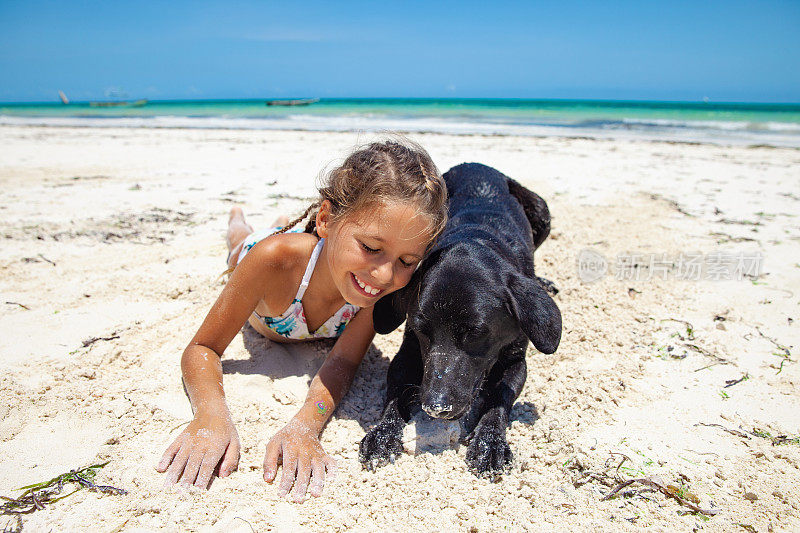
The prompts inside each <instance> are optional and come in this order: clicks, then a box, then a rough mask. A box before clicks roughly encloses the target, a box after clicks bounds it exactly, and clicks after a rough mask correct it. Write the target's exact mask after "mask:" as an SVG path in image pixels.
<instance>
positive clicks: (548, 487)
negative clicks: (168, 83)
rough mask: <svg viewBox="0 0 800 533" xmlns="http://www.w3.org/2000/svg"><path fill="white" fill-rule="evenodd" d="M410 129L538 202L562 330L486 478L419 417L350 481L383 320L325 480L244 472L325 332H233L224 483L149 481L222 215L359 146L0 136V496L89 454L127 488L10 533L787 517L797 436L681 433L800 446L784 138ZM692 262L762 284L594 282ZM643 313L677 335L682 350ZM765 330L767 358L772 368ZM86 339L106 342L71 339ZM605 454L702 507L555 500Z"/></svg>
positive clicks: (255, 206)
mask: <svg viewBox="0 0 800 533" xmlns="http://www.w3.org/2000/svg"><path fill="white" fill-rule="evenodd" d="M368 138H369V137H368V136H362V137H361V139H360V140H362V141H363V140H366V139H368ZM415 138H416V139H417V140H418V141H420V142H421V143H422V144H423V145H424V146H426V147H427V148H428V149H429V151H430V152H431V154H432V156H433V157H434V159H435V161H436V162H437V164H438V165H439V166H440V169H441V170H443V171H444V170H446V169H448V168H449V167H450V166H452V165H454V164H457V163H461V162H464V161H479V162H482V163H486V164H489V165H492V166H495V167H496V168H498V169H499V170H501V171H503V172H505V173H506V174H508V175H509V176H512V177H514V178H516V179H517V180H519V181H521V182H522V183H523V184H525V185H526V186H528V187H530V188H531V189H533V190H535V191H536V192H538V193H539V194H541V195H542V196H543V197H544V198H545V199H546V200H547V201H548V204H549V206H550V209H551V211H552V213H553V231H552V235H551V237H550V238H549V239H548V240H547V241H546V242H545V244H544V245H543V246H542V248H541V249H540V250H539V252H537V255H536V266H537V273H538V274H539V275H541V276H544V277H546V278H549V279H551V280H553V281H554V282H555V283H556V284H557V285H558V287H559V288H560V289H561V292H560V294H559V295H558V296H557V297H556V300H557V303H558V305H559V307H560V308H561V311H562V314H563V317H564V334H563V337H562V341H561V346H560V347H559V349H558V351H557V352H556V353H555V354H553V355H542V354H539V353H537V352H536V351H535V350H534V349H533V348H532V347H531V348H530V350H529V355H528V381H527V384H526V387H525V389H524V391H523V393H522V395H521V396H520V398H519V399H518V401H517V404H516V405H515V407H514V410H513V412H512V419H513V420H512V422H511V425H510V428H509V430H508V440H509V443H510V445H511V448H512V450H513V451H514V454H515V460H514V463H513V465H512V467H511V469H510V471H509V472H508V473H507V474H506V475H504V476H502V479H501V480H499V481H497V482H491V481H489V480H485V479H478V478H476V477H474V476H473V475H472V474H471V473H470V472H469V471H468V470H467V468H466V465H465V463H464V452H465V449H464V447H463V446H462V447H460V448H459V447H458V446H457V445H450V442H451V437H452V430H453V428H452V427H449V426H448V427H445V426H442V427H441V428H440V430H437V428H436V426H435V425H431V424H430V423H422V422H421V423H420V424H418V427H417V428H416V429H417V430H416V432H415V431H414V429H413V428H411V429H409V431H408V432H407V433H406V441H407V443H406V446H407V448H408V449H409V450H412V451H415V450H416V452H417V455H416V456H413V455H404V456H403V457H401V458H400V459H399V460H398V461H397V463H395V464H394V465H390V466H387V467H385V468H382V469H380V470H379V471H378V472H377V473H374V474H373V473H369V472H366V471H363V470H362V469H361V466H360V464H359V463H358V460H357V451H358V443H359V441H360V440H361V438H362V437H363V435H364V432H365V430H366V429H368V428H369V427H370V426H371V425H372V424H374V423H375V421H376V420H377V417H378V415H379V413H380V409H381V406H382V402H383V394H384V391H383V387H384V380H385V372H386V368H387V366H388V362H389V360H390V358H391V357H392V356H393V355H394V352H395V350H396V349H397V346H398V344H399V340H400V338H401V333H400V332H395V333H393V334H392V335H389V336H385V337H379V338H378V339H377V340H376V342H375V345H374V347H373V348H372V349H371V350H370V352H369V353H368V354H367V356H366V358H365V360H364V363H363V364H362V366H361V368H360V370H359V373H358V375H357V377H356V380H355V382H354V384H353V387H352V389H351V391H350V393H349V394H348V395H347V397H346V399H345V400H344V402H343V404H342V405H341V406H340V408H339V409H338V411H337V412H336V414H335V416H334V418H333V419H332V421H331V423H330V424H329V426H328V428H327V429H326V430H325V432H324V433H323V437H322V442H323V446H324V447H325V449H326V450H327V451H328V452H329V453H331V454H332V455H333V456H334V457H336V458H337V459H338V461H339V466H340V474H339V477H338V479H337V480H336V482H335V484H334V485H333V486H329V487H327V488H326V491H325V494H324V495H323V497H321V498H319V499H313V500H309V501H308V502H306V503H304V504H301V505H298V504H294V503H290V502H288V501H284V500H280V499H278V498H277V495H276V488H275V487H273V486H270V485H267V484H265V483H264V482H263V481H262V480H261V476H262V471H261V464H262V461H263V454H264V449H265V444H266V442H267V440H268V439H269V438H270V437H271V435H272V434H273V433H274V432H275V431H277V430H278V429H279V428H281V427H282V426H283V424H284V423H285V422H286V421H287V420H288V419H289V418H290V417H291V415H292V414H293V413H294V412H295V411H296V410H297V408H298V406H299V402H300V401H301V400H302V398H303V396H304V394H305V389H306V387H307V383H308V380H309V376H310V375H312V374H313V372H314V371H315V369H316V368H317V367H318V365H319V364H320V362H321V360H320V357H321V356H322V355H324V353H325V351H326V350H327V349H328V348H329V346H330V344H329V343H326V342H320V343H315V344H309V345H303V346H300V347H298V346H292V347H288V348H287V347H286V346H279V345H275V344H270V343H268V342H266V341H264V340H263V339H262V338H260V337H259V336H258V335H257V334H255V333H253V332H252V330H249V329H246V330H245V331H244V334H243V335H239V336H237V338H236V339H235V340H234V342H233V343H232V344H231V346H230V347H229V348H228V350H227V351H226V353H225V356H224V359H223V367H224V370H225V388H226V391H227V394H228V399H229V403H230V407H231V410H232V412H233V416H234V421H235V422H236V424H237V427H238V429H239V434H240V437H241V440H242V445H243V450H242V458H241V462H240V465H239V471H238V472H236V473H235V474H234V475H232V476H231V477H230V478H228V479H224V480H217V481H216V482H215V483H214V484H213V485H212V487H211V490H210V491H208V492H202V491H191V492H182V491H180V490H178V489H172V490H169V491H164V490H162V488H161V486H162V482H163V478H162V476H161V475H160V474H158V473H157V472H156V471H155V470H154V469H153V465H154V464H155V463H156V462H157V461H158V459H159V458H160V456H161V454H162V453H163V451H164V449H165V447H166V446H167V445H168V444H169V443H170V442H171V440H172V438H174V436H175V435H177V433H178V432H179V431H180V429H181V427H182V424H183V423H185V422H187V421H188V420H189V417H190V409H189V404H188V401H187V400H186V399H185V397H184V395H183V391H182V388H181V384H180V374H179V364H178V362H179V358H180V354H181V352H182V350H183V347H184V346H185V344H186V343H187V342H188V340H189V339H190V338H191V336H192V335H193V333H194V331H195V329H196V328H197V326H198V325H199V324H200V322H201V320H202V319H203V317H204V315H205V313H206V311H207V309H208V308H209V306H210V305H211V303H212V302H213V300H214V298H215V296H216V294H217V293H218V291H219V290H220V287H221V285H220V282H215V279H216V277H217V276H218V275H219V273H220V272H221V271H222V270H223V269H224V257H225V246H224V240H223V237H224V231H225V226H226V222H227V211H228V209H229V208H230V206H231V205H232V204H233V203H234V202H236V203H241V204H244V206H245V212H246V213H247V215H248V217H249V220H250V221H251V223H253V224H254V225H255V226H261V225H264V224H266V223H268V222H270V221H271V220H272V219H273V218H274V217H275V216H276V215H277V214H279V213H288V214H292V213H295V212H297V211H300V210H301V209H302V208H303V207H304V206H305V205H307V203H308V202H307V200H306V199H305V198H306V197H311V196H313V195H314V193H315V188H314V177H315V176H316V175H317V173H318V172H319V170H320V168H322V167H323V166H324V165H325V164H326V163H328V162H331V161H334V160H336V158H338V157H341V156H342V155H344V153H345V152H346V151H347V149H348V148H349V147H351V146H352V145H353V144H354V143H355V142H356V141H357V140H359V138H358V136H357V135H355V134H344V133H311V132H264V131H216V130H158V129H91V128H85V129H81V128H52V127H51V128H48V127H11V126H4V127H0V146H2V148H0V184H2V187H0V242H2V248H1V249H0V272H2V276H1V277H0V293H2V298H1V299H0V300H1V301H0V304H2V305H3V314H2V317H1V318H0V331H1V332H2V335H0V353H1V354H2V360H1V361H0V369H1V370H2V375H1V376H0V466H2V468H0V494H3V495H7V496H13V495H17V494H18V492H15V490H14V489H16V488H17V487H19V486H22V485H25V484H28V483H33V482H37V481H41V480H44V479H48V478H49V477H52V476H54V475H57V474H59V473H62V472H65V471H68V470H69V469H71V468H76V467H81V466H86V465H88V464H91V463H92V462H95V461H100V460H103V461H105V460H110V461H111V462H110V463H109V465H108V466H107V467H105V469H103V470H101V471H100V474H99V475H98V480H100V482H103V483H109V484H113V485H115V486H118V487H123V488H125V489H127V490H129V491H130V494H129V495H128V496H102V495H98V494H95V493H89V492H86V491H81V492H79V493H77V494H75V495H73V496H71V497H70V498H68V499H66V500H63V501H61V502H58V503H56V504H54V505H53V506H52V507H50V508H48V509H46V510H43V511H37V512H36V513H34V514H32V515H26V516H25V517H24V526H25V528H26V529H29V530H32V531H34V530H37V531H47V530H53V531H61V530H72V531H74V530H86V531H112V530H113V531H137V530H139V531H149V530H155V529H159V528H165V529H168V530H211V531H226V532H227V531H251V527H252V530H255V531H266V530H276V529H277V530H287V531H297V530H308V531H339V530H345V529H355V530H363V531H373V530H378V529H385V530H393V531H398V530H403V531H418V530H443V531H493V530H514V531H516V530H535V531H542V530H545V531H547V530H561V531H599V530H602V531H617V530H639V529H641V528H642V527H653V528H655V530H659V531H674V530H691V529H693V528H702V529H706V530H710V531H736V530H743V529H742V526H740V525H737V524H744V525H751V526H752V527H753V528H755V529H756V530H757V531H768V530H770V528H771V529H772V530H774V531H792V530H795V531H796V530H800V512H799V511H798V509H799V508H800V488H799V487H800V483H798V480H799V479H800V445H796V444H784V445H779V446H773V445H772V444H771V442H770V441H769V440H767V439H764V438H760V437H756V436H753V435H750V436H749V438H742V437H737V436H735V435H733V434H731V433H728V432H726V431H724V430H723V429H722V428H720V427H713V426H712V427H708V426H698V425H697V424H699V423H706V424H719V425H721V426H723V427H724V428H727V429H731V430H739V431H747V432H749V431H751V430H753V428H757V429H759V430H763V431H768V432H770V433H771V434H772V435H774V436H777V435H790V436H798V435H800V415H799V414H798V413H800V397H798V392H799V391H800V365H798V364H797V363H796V361H797V360H798V355H800V354H798V353H796V352H797V340H798V334H797V329H798V326H797V320H798V319H800V316H798V315H800V313H798V291H799V290H800V247H799V246H798V240H800V222H798V218H797V215H798V214H800V209H798V207H800V193H798V191H799V190H800V187H798V185H799V184H800V171H798V169H799V168H800V151H797V150H792V149H768V148H743V147H742V148H740V147H736V148H728V147H718V146H711V145H686V144H669V143H650V142H625V141H593V140H585V139H572V140H567V139H555V138H544V139H534V138H515V137H484V136H444V135H417V136H415ZM715 210H716V211H715ZM745 239H746V240H745ZM587 248H590V249H592V250H594V251H595V252H597V253H600V254H602V255H603V256H605V257H606V258H607V259H608V260H609V262H610V265H609V266H610V268H611V269H612V274H611V275H607V276H606V277H604V278H603V279H601V280H600V281H597V282H595V283H592V284H585V283H583V282H582V281H581V279H580V278H579V276H578V271H577V267H576V258H577V257H578V254H579V253H580V252H581V251H582V250H584V249H587ZM694 251H699V252H702V253H704V254H709V253H712V252H715V251H729V252H734V253H740V252H741V253H747V254H750V253H753V252H760V253H761V254H763V258H764V259H763V264H762V267H763V268H762V269H763V276H762V277H761V278H759V279H758V280H750V279H744V280H732V281H708V280H706V281H681V280H678V279H676V276H675V273H674V272H672V273H670V274H668V275H667V276H666V279H661V278H660V277H657V278H654V279H650V280H647V279H644V277H643V278H642V279H640V280H638V281H630V280H627V281H625V280H618V279H615V276H614V275H613V270H614V268H615V262H616V260H615V258H616V257H617V255H618V254H620V253H623V252H635V253H640V254H650V253H658V254H662V253H663V254H668V256H669V257H670V258H674V257H677V255H678V254H679V253H680V252H694ZM646 259H647V258H645V262H646ZM644 272H647V271H646V270H644ZM631 289H633V290H631ZM636 291H638V292H636ZM8 302H12V303H8ZM18 304H22V305H24V306H25V307H26V308H23V307H22V306H20V305H18ZM715 316H719V317H723V318H724V320H722V319H717V320H715ZM667 319H675V320H683V321H688V322H690V323H691V324H692V326H693V336H694V338H693V339H690V338H689V337H688V336H687V331H686V326H685V325H684V324H682V323H679V322H676V321H670V320H667ZM759 332H760V333H759ZM762 334H763V335H762ZM766 337H770V338H772V339H773V340H774V341H775V342H777V343H779V344H781V345H783V346H785V347H787V348H788V349H789V351H790V352H791V361H788V360H787V361H785V362H784V364H783V366H782V369H781V367H780V365H781V362H782V358H781V357H780V356H779V355H775V354H776V353H780V351H779V349H778V348H777V347H776V346H775V345H774V344H773V342H771V341H770V340H768V339H767V338H766ZM93 338H111V339H110V340H97V341H95V342H93V343H91V344H89V345H88V346H83V344H84V341H87V340H91V339H93ZM686 344H691V345H693V346H696V347H697V349H699V350H702V351H705V352H706V353H708V354H715V355H716V356H718V357H720V358H724V359H725V360H726V361H727V362H729V364H717V365H715V366H711V367H709V368H706V369H703V370H699V369H701V368H703V367H707V366H708V365H712V364H713V363H715V362H718V361H717V360H716V359H715V358H714V357H712V356H710V355H703V354H702V353H698V351H697V349H691V348H687V347H686ZM668 346H672V349H671V350H672V351H668V348H667V347H668ZM779 369H780V372H779ZM745 373H747V374H748V375H749V379H747V380H746V381H742V382H741V383H738V384H736V385H733V386H731V387H728V388H723V387H724V386H725V383H726V380H735V379H738V378H740V377H742V376H743V375H744V374H745ZM426 432H427V433H426ZM621 454H624V455H626V456H627V457H629V459H630V460H629V461H627V462H626V463H625V464H624V465H623V467H622V468H621V469H620V470H619V472H618V473H619V475H620V476H621V477H622V478H626V479H627V478H629V477H645V478H650V479H653V480H656V481H657V482H660V483H662V484H664V485H667V484H675V485H680V484H681V483H683V484H684V485H685V490H687V491H688V492H690V493H692V494H694V495H696V496H697V497H698V498H699V500H700V506H701V507H703V508H715V509H719V513H718V514H717V515H716V516H714V517H713V518H710V519H708V520H706V519H704V518H702V517H700V516H698V515H692V514H686V513H685V512H686V511H687V510H688V509H687V508H686V507H683V506H681V505H679V504H678V503H677V502H676V501H675V500H673V499H670V498H667V497H665V496H664V495H662V494H660V493H656V492H642V493H640V494H637V495H627V496H624V497H618V498H615V499H612V500H609V501H601V497H602V496H603V495H604V494H606V493H607V492H608V490H609V488H608V487H607V486H605V485H603V484H602V483H600V482H599V481H590V482H588V483H585V484H580V483H578V484H577V485H578V486H576V483H575V482H576V481H577V480H580V479H581V478H584V477H586V473H587V472H601V471H603V470H604V469H605V466H604V465H606V462H607V461H608V460H609V459H611V460H612V461H614V462H613V463H608V464H609V465H611V464H613V465H616V464H617V462H618V461H619V460H620V458H622V457H623V456H622V455H621ZM614 472H615V469H614V468H612V469H611V470H610V471H609V473H610V474H612V475H613V474H614ZM642 488H644V487H643V486H642V485H633V486H631V487H629V490H635V491H639V490H640V489H642ZM747 493H752V494H753V495H755V497H756V498H757V499H755V500H753V501H751V499H752V496H751V495H750V494H748V497H750V498H751V499H747V498H745V494H747Z"/></svg>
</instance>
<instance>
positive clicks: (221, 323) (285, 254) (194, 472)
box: [156, 239, 296, 488]
mask: <svg viewBox="0 0 800 533" xmlns="http://www.w3.org/2000/svg"><path fill="white" fill-rule="evenodd" d="M286 248H287V246H285V245H283V244H282V243H281V242H275V240H273V239H267V240H264V241H262V242H260V243H258V244H257V245H256V246H254V247H253V249H252V250H251V251H250V252H249V253H248V254H247V256H245V258H244V260H243V261H242V262H241V264H239V265H238V266H237V268H236V270H234V271H233V274H232V275H231V278H230V280H229V281H228V283H227V285H226V286H225V288H224V289H223V290H222V293H221V294H220V295H219V297H218V298H217V301H216V302H215V303H214V305H213V306H212V307H211V310H210V311H209V312H208V315H207V316H206V318H205V320H204V321H203V324H202V325H201V326H200V329H199V330H198V331H197V334H196V335H195V336H194V338H193V339H192V340H191V342H190V343H189V346H187V347H186V350H184V352H183V357H182V358H181V371H182V374H183V383H184V386H185V388H186V393H187V394H188V396H189V401H190V402H191V405H192V412H193V413H194V420H192V421H191V422H190V423H189V426H187V428H186V429H185V430H184V431H183V432H182V433H181V434H180V435H179V436H178V438H176V439H175V441H174V442H173V443H172V444H171V445H170V447H169V448H167V450H166V452H164V455H163V457H162V458H161V461H160V462H159V463H158V466H157V467H156V469H157V470H158V471H159V472H167V477H166V480H165V485H171V484H173V483H177V482H178V481H180V482H181V483H182V484H184V485H191V484H194V485H195V486H197V487H200V488H207V487H208V485H209V483H210V481H211V476H212V475H213V473H214V469H215V468H216V467H217V465H218V464H219V476H220V477H225V476H227V475H229V474H230V473H231V472H232V471H233V470H235V469H236V466H237V465H238V463H239V437H238V434H237V432H236V428H235V427H234V425H233V421H232V420H231V414H230V411H229V410H228V405H227V403H226V402H225V392H224V390H223V388H222V364H221V362H220V356H221V355H222V353H223V352H224V351H225V348H227V347H228V344H230V342H231V340H232V339H233V338H234V337H235V336H236V334H237V333H238V332H239V330H240V329H241V328H242V325H243V324H244V322H245V321H246V320H247V318H248V317H249V316H250V313H252V312H253V309H255V307H256V305H257V304H258V301H259V300H260V299H261V298H262V297H263V295H264V294H265V291H266V285H267V282H268V281H270V280H271V281H272V282H275V280H276V279H277V280H280V279H281V278H280V276H281V275H284V276H285V273H286V269H287V266H288V265H287V262H288V261H290V259H291V258H292V257H293V256H294V255H296V254H293V253H292V250H287V249H286ZM220 460H221V461H222V462H221V464H220Z"/></svg>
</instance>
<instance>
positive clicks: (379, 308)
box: [372, 288, 406, 335]
mask: <svg viewBox="0 0 800 533" xmlns="http://www.w3.org/2000/svg"><path fill="white" fill-rule="evenodd" d="M403 291H405V288H402V289H400V290H397V291H394V292H393V293H391V294H389V295H387V296H384V297H383V298H381V299H380V300H378V301H377V303H376V304H375V306H374V307H373V308H372V325H373V326H374V327H375V332H376V333H380V334H381V335H386V334H387V333H391V332H392V331H394V330H396V329H397V326H399V325H400V324H402V323H403V320H405V319H406V306H405V305H404V302H403V300H404V298H403V297H402V296H403V295H402V292H403Z"/></svg>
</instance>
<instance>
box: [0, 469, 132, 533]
mask: <svg viewBox="0 0 800 533" xmlns="http://www.w3.org/2000/svg"><path fill="white" fill-rule="evenodd" d="M107 464H108V461H106V462H105V463H99V464H96V465H92V466H87V467H86V468H81V469H79V470H70V471H69V472H66V473H64V474H61V475H59V476H56V477H54V478H53V479H51V480H49V481H43V482H41V483H34V484H32V485H26V486H24V487H20V488H19V489H17V490H24V491H25V492H23V493H22V494H21V495H19V496H18V497H16V498H9V497H6V496H0V499H3V500H5V502H3V504H2V505H0V515H9V516H16V518H17V530H21V528H22V521H21V519H20V515H23V514H29V513H32V512H34V511H38V510H41V509H44V508H45V506H47V505H50V504H52V503H55V502H57V501H59V500H63V499H64V498H66V497H68V496H71V495H73V494H75V493H76V492H78V491H79V490H81V489H83V488H86V489H89V490H90V491H93V492H102V493H103V494H115V495H121V494H127V493H128V491H126V490H124V489H118V488H117V487H112V486H110V485H97V484H95V483H94V478H95V476H96V475H97V471H98V470H100V469H101V468H103V467H104V466H106V465H107ZM70 483H71V484H73V485H77V488H76V489H75V490H73V491H72V492H70V493H68V494H65V495H63V496H61V492H62V491H63V490H64V486H65V485H67V484H70Z"/></svg>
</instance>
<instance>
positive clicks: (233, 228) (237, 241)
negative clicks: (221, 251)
mask: <svg viewBox="0 0 800 533" xmlns="http://www.w3.org/2000/svg"><path fill="white" fill-rule="evenodd" d="M251 233H253V227H252V226H251V225H250V224H248V223H247V222H246V221H245V219H244V211H242V208H241V207H239V206H238V205H237V206H234V207H232V208H231V213H230V216H229V217H228V234H227V235H226V236H225V244H227V245H228V263H229V264H230V260H231V257H233V256H234V254H233V253H232V252H233V251H234V249H235V248H238V247H239V245H241V244H242V242H243V241H244V239H245V237H247V236H248V235H250V234H251Z"/></svg>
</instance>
